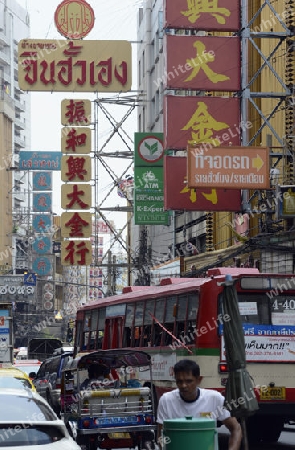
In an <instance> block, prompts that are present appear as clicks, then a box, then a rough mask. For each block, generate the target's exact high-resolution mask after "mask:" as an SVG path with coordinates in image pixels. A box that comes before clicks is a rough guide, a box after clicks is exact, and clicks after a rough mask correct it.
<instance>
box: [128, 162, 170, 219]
mask: <svg viewBox="0 0 295 450" xmlns="http://www.w3.org/2000/svg"><path fill="white" fill-rule="evenodd" d="M134 175H135V177H134V179H135V190H134V220H135V224H136V225H168V224H169V212H168V211H164V192H163V167H136V166H135V170H134Z"/></svg>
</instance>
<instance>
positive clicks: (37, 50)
mask: <svg viewBox="0 0 295 450" xmlns="http://www.w3.org/2000/svg"><path fill="white" fill-rule="evenodd" d="M18 82H19V86H20V88H21V89H23V90H24V91H49V92H59V91H69V92H127V91H129V90H130V89H131V43H130V42H127V41H69V40H50V39H49V40H45V39H38V40H36V39H35V40H34V39H26V40H21V41H20V42H19V45H18Z"/></svg>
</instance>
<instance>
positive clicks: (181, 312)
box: [176, 295, 187, 339]
mask: <svg viewBox="0 0 295 450" xmlns="http://www.w3.org/2000/svg"><path fill="white" fill-rule="evenodd" d="M186 313H187V296H186V295H180V296H179V298H178V302H177V316H176V337H177V338H178V339H179V338H180V337H181V336H184V335H185V334H186V332H187V327H186Z"/></svg>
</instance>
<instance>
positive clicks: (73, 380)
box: [61, 349, 156, 450]
mask: <svg viewBox="0 0 295 450" xmlns="http://www.w3.org/2000/svg"><path fill="white" fill-rule="evenodd" d="M94 366H95V367H98V366H99V367H100V368H103V371H102V372H101V374H103V377H100V379H99V380H90V379H88V378H87V377H89V375H88V374H89V373H90V369H91V368H93V367H94ZM89 378H90V377H89ZM87 383H88V385H87ZM86 385H87V387H86ZM151 387H152V370H151V357H150V355H148V354H147V353H145V352H142V351H134V350H132V351H131V350H124V349H115V350H101V351H97V352H92V353H88V354H83V355H82V356H77V357H76V358H75V359H73V360H72V361H71V362H70V363H69V365H68V366H66V368H65V369H64V371H63V374H62V383H61V417H62V418H63V420H64V422H65V424H66V425H67V427H68V429H69V430H70V432H71V433H72V436H73V438H74V439H75V440H76V441H77V443H78V444H79V445H80V446H81V447H82V448H83V447H84V448H86V450H96V449H97V448H101V449H115V448H135V447H138V450H142V449H146V450H153V449H154V448H155V430H156V423H155V412H154V410H155V408H154V405H155V399H154V396H153V395H154V393H153V389H152V388H151Z"/></svg>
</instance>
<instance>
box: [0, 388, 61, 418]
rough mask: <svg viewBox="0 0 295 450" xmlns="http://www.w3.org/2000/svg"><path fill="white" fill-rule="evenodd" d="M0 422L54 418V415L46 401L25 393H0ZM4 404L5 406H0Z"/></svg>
mask: <svg viewBox="0 0 295 450" xmlns="http://www.w3.org/2000/svg"><path fill="white" fill-rule="evenodd" d="M0 405H1V408H0V422H3V421H8V420H10V421H13V422H15V421H23V422H25V421H29V422H30V421H32V422H39V421H44V420H56V419H57V417H56V415H55V414H54V413H53V412H52V411H51V409H50V408H49V406H47V405H46V403H43V402H41V401H40V400H39V399H37V398H34V397H27V396H25V395H17V394H15V395H8V394H1V395H0ZM2 405H5V408H4V407H3V406H2Z"/></svg>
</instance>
